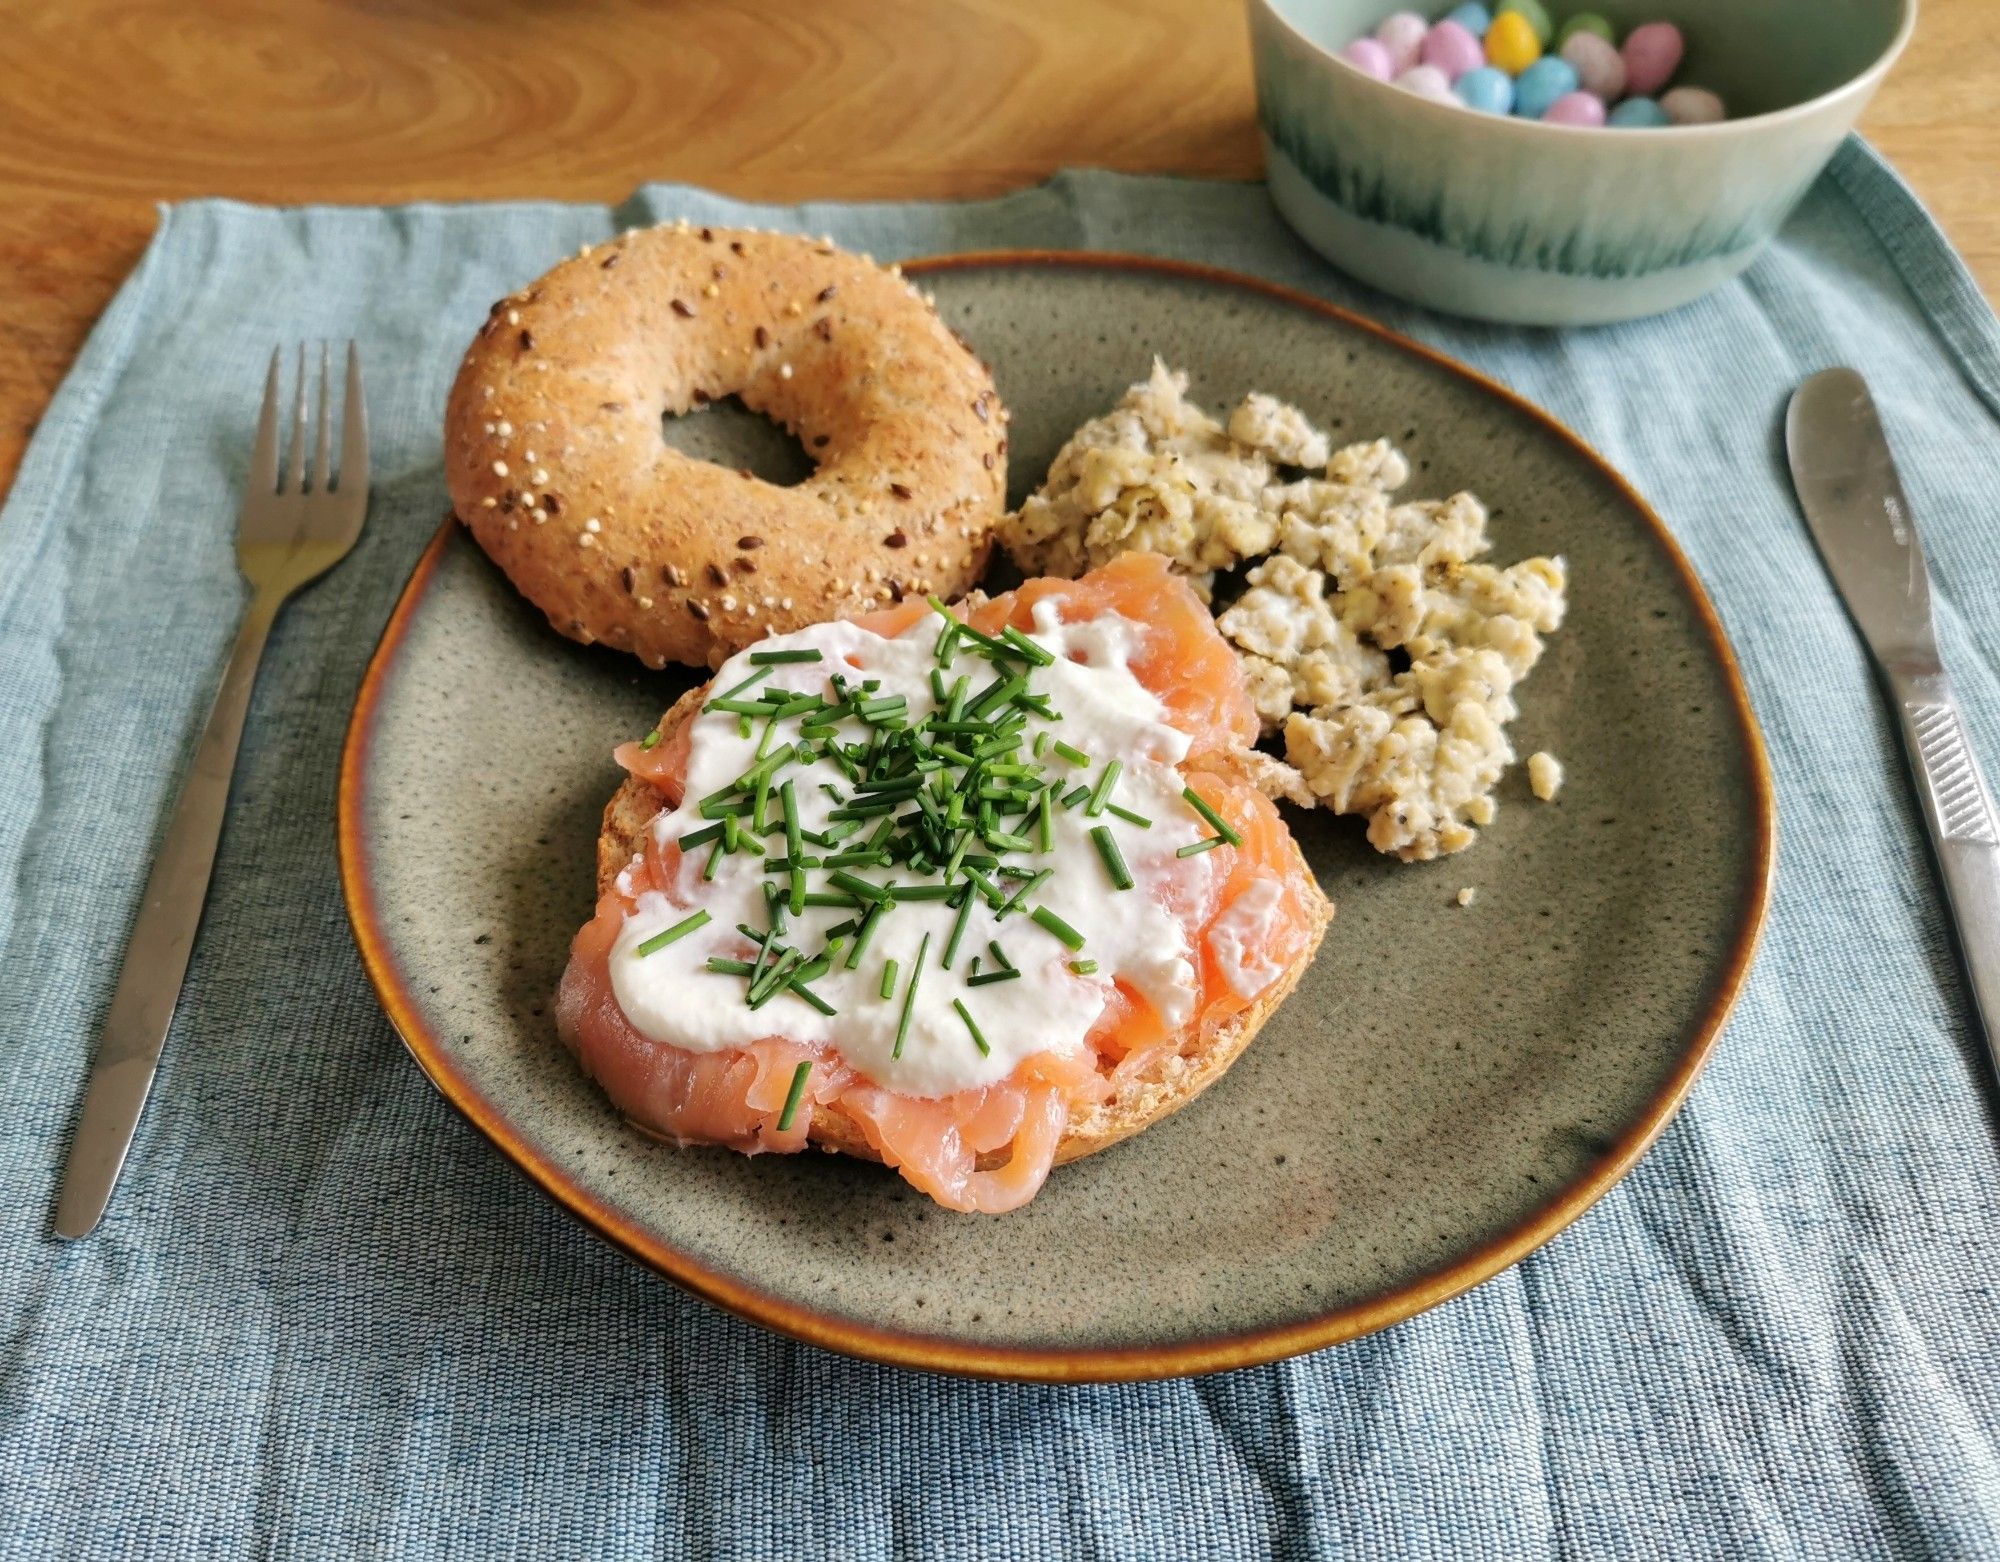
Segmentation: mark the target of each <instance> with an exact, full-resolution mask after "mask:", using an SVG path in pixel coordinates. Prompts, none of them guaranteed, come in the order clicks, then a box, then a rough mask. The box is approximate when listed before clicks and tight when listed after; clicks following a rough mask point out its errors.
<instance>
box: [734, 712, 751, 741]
mask: <svg viewBox="0 0 2000 1562" xmlns="http://www.w3.org/2000/svg"><path fill="white" fill-rule="evenodd" d="M736 735H737V736H738V737H739V738H747V737H749V736H750V718H749V717H748V716H738V717H737V718H736Z"/></svg>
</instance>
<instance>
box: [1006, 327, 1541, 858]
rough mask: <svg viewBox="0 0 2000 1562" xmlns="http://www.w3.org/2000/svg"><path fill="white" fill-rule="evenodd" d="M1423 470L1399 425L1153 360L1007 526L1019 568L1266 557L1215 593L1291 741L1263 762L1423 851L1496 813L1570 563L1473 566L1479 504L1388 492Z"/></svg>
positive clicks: (1384, 839) (1281, 785)
mask: <svg viewBox="0 0 2000 1562" xmlns="http://www.w3.org/2000/svg"><path fill="white" fill-rule="evenodd" d="M1300 468H1318V469H1320V470H1319V471H1318V473H1317V474H1308V475H1299V473H1298V469H1300ZM1409 475H1410V469H1409V463H1408V462H1407V461H1406V460H1405V459H1404V458H1403V456H1402V454H1401V453H1400V452H1399V451H1397V450H1396V448H1395V447H1394V446H1393V445H1391V444H1390V443H1389V442H1388V441H1387V440H1382V439H1377V440H1373V441H1370V442H1367V443H1361V444H1353V445H1348V446H1346V447H1344V448H1339V449H1336V448H1334V446H1333V444H1332V441H1331V440H1330V439H1329V438H1328V436H1327V435H1326V434H1325V433H1324V432H1323V431H1321V430H1319V429H1318V428H1316V427H1315V426H1314V425H1313V424H1312V422H1311V421H1310V420H1309V419H1308V418H1307V417H1306V416H1305V414H1304V413H1302V412H1301V411H1299V410H1298V409H1297V408H1296V407H1291V406H1287V405H1286V404H1285V403H1283V402H1279V401H1277V400H1275V399H1274V398H1272V397H1269V396H1264V395H1260V394H1252V395H1250V396H1247V397H1245V398H1244V400H1243V401H1242V403H1241V404H1240V405H1239V406H1238V407H1237V408H1236V409H1235V411H1234V412H1232V413H1231V415H1230V416H1229V418H1228V419H1227V421H1226V423H1225V422H1218V421H1217V420H1216V419H1214V418H1212V417H1210V416H1209V415H1208V414H1207V413H1206V412H1204V411H1203V410H1202V409H1201V408H1200V407H1198V406H1196V405H1195V404H1194V403H1193V402H1191V401H1189V400H1188V398H1187V376H1186V375H1185V374H1183V373H1178V372H1175V371H1172V370H1169V369H1168V368H1167V367H1166V366H1165V365H1164V364H1162V363H1160V362H1158V361H1155V363H1154V365H1153V372H1152V375H1151V377H1150V378H1149V379H1147V380H1145V381H1142V382H1141V383H1139V384H1137V385H1134V386H1133V387H1132V388H1131V389H1130V390H1129V391H1127V392H1126V394H1125V396H1124V398H1123V399H1122V400H1121V401H1120V402H1119V403H1118V405H1117V406H1116V407H1114V408H1113V409H1112V410H1111V411H1110V412H1108V413H1105V414H1104V415H1103V416H1101V417H1098V418H1094V419H1092V420H1091V421H1089V422H1087V423H1085V424H1084V425H1083V427H1081V428H1080V429H1078V430H1077V431H1076V432H1075V433H1074V434H1073V435H1071V437H1070V439H1069V441H1068V443H1067V444H1065V445H1064V446H1063V448H1062V450H1061V451H1060V452H1059V453H1058V454H1057V456H1056V458H1055V461H1054V462H1053V464H1052V465H1051V466H1050V468H1049V471H1048V476H1047V477H1046V478H1045V479H1044V481H1043V483H1042V485H1041V486H1040V488H1038V489H1037V490H1036V491H1035V492H1034V493H1033V494H1031V495H1030V496H1029V497H1028V499H1027V500H1026V501H1025V502H1024V503H1023V504H1022V506H1021V508H1020V510H1019V512H1018V513H1016V514H1014V515H1011V516H1009V517H1007V518H1006V520H1005V521H1003V522H1002V540H1003V542H1004V543H1005V544H1006V547H1007V549H1008V552H1009V553H1010V554H1012V555H1013V557H1014V559H1015V561H1016V562H1017V563H1019V564H1020V565H1021V567H1022V568H1023V569H1051V570H1056V571H1065V572H1072V573H1073V572H1075V571H1077V570H1081V569H1087V568H1092V567H1095V566H1098V565H1101V564H1103V563H1104V562H1105V561H1107V560H1109V559H1112V558H1115V557H1117V556H1118V555H1119V554H1120V553H1122V552H1124V551H1125V550H1127V549H1132V548H1143V549H1149V550H1153V551H1156V552H1159V553H1163V554H1165V555H1166V556H1167V557H1168V558H1169V559H1171V560H1172V561H1173V564H1174V567H1175V568H1176V569H1178V570H1180V571H1181V572H1183V573H1184V574H1185V575H1186V576H1187V577H1188V580H1189V582H1190V584H1191V585H1192V586H1193V587H1194V589H1195V590H1196V591H1197V592H1198V593H1200V594H1201V596H1202V597H1203V599H1204V600H1213V599H1214V598H1215V596H1216V595H1217V592H1218V590H1219V589H1220V587H1221V582H1220V581H1219V579H1218V577H1219V576H1220V574H1221V573H1222V572H1223V571H1228V570H1233V569H1236V568H1238V567H1240V566H1243V565H1246V564H1249V565H1252V567H1251V568H1250V569H1249V571H1248V574H1247V576H1246V577H1245V585H1246V589H1244V590H1242V591H1241V593H1240V595H1237V596H1236V597H1235V598H1234V600H1233V601H1231V602H1229V603H1228V604H1227V605H1226V606H1225V605H1223V604H1221V603H1216V604H1215V605H1216V606H1217V608H1218V610H1219V620H1218V621H1219V624H1220V627H1221V629H1222V632H1223V633H1224V634H1225V635H1227V636H1228V637H1229V639H1230V640H1231V642H1232V643H1233V644H1234V645H1235V646H1236V648H1237V651H1238V653H1239V655H1240V656H1241V658H1242V662H1243V669H1244V675H1245V677H1246V678H1247V680H1248V683H1249V688H1250V693H1251V697H1252V699H1253V700H1254V701H1255V703H1256V706H1257V711H1258V714H1259V716H1260V717H1261V718H1262V721H1263V726H1264V731H1265V733H1266V735H1267V736H1278V735H1282V737H1283V741H1284V749H1285V758H1286V760H1287V761H1288V762H1289V765H1288V766H1287V765H1280V764H1278V763H1276V762H1275V761H1274V762H1271V763H1270V764H1268V765H1266V766H1265V767H1264V769H1263V770H1262V772H1261V777H1260V779H1261V782H1262V784H1263V785H1264V787H1265V789H1266V790H1267V791H1268V792H1269V793H1270V794H1271V795H1272V796H1280V797H1285V798H1287V799H1289V800H1291V801H1294V802H1310V803H1316V804H1318V805H1320V806H1323V807H1327V808H1330V809H1332V810H1333V811H1334V812H1336V813H1351V814H1359V815H1362V816H1363V817H1365V818H1366V819H1367V820H1368V839H1369V841H1370V843H1371V844H1372V845H1374V847H1375V848H1376V849H1377V850H1378V851H1382V852H1387V853H1390V854H1393V855H1394V856H1397V857H1399V858H1401V859H1403V860H1404V861H1424V860H1427V859H1430V858H1433V857H1438V856H1442V855H1445V854H1447V853H1450V852H1455V851H1460V850H1463V849H1464V848H1465V847H1466V846H1469V845H1470V844H1471V843H1472V842H1473V840H1474V839H1475V838H1476V834H1477V829H1478V827H1479V826H1481V825H1484V824H1487V823H1490V822H1491V820H1492V818H1493V814H1494V810H1495V808H1496V807H1497V804H1496V802H1495V799H1494V788H1495V787H1496V786H1497V784H1498V782H1499V780H1500V777H1501V775H1502V773H1503V772H1504V771H1505V769H1506V767H1507V766H1508V765H1509V764H1510V763H1511V762H1512V761H1513V758H1514V751H1513V748H1512V746H1511V745H1510V744H1509V742H1508V740H1507V733H1506V726H1507V723H1508V722H1509V721H1511V720H1513V718H1514V716H1515V714H1516V706H1515V702H1514V690H1515V688H1516V687H1517V686H1518V685H1519V683H1520V682H1521V680H1522V679H1524V678H1525V677H1527V675H1528V672H1529V670H1530V669H1531V668H1533V667H1534V665H1535V663H1536V661H1537V660H1538V659H1539V658H1540V656H1541V653H1542V638H1541V637H1542V636H1543V635H1546V634H1549V633H1551V632H1553V631H1554V630H1555V629H1557V628H1558V627H1559V626H1560V625H1561V623H1562V619H1563V612H1564V609H1565V606H1566V590H1567V572H1566V569H1565V566H1564V563H1563V561H1562V560H1561V559H1560V558H1554V559H1549V558H1530V559H1524V560H1522V561H1520V562H1519V563H1516V564H1510V565H1506V566H1504V567H1502V566H1496V565H1492V564H1485V563H1480V562H1476V560H1477V559H1478V556H1479V555H1480V554H1483V553H1485V552H1486V551H1487V550H1488V549H1489V548H1490V547H1491V546H1492V544H1491V542H1490V541H1489V539H1488V537H1487V534H1486V509H1485V506H1483V505H1482V504H1481V503H1480V502H1479V500H1478V499H1477V498H1475V497H1474V496H1473V495H1471V494H1469V493H1459V494H1453V495H1452V496H1451V497H1449V498H1447V499H1442V500H1419V501H1414V502H1403V503H1392V502H1391V498H1390V496H1391V495H1392V494H1393V493H1394V491H1395V490H1396V489H1398V488H1400V487H1401V486H1402V485H1403V484H1404V483H1405V482H1407V481H1408V480H1409ZM1399 660H1400V662H1401V663H1402V665H1400V666H1399V665H1398V661H1399ZM1531 771H1532V767H1531ZM1539 773H1540V774H1545V772H1539ZM1541 784H1543V783H1542V782H1541V781H1537V782H1536V786H1537V795H1540V792H1539V787H1540V785H1541ZM1555 784H1557V785H1559V784H1560V780H1559V779H1558V780H1557V782H1556V783H1555Z"/></svg>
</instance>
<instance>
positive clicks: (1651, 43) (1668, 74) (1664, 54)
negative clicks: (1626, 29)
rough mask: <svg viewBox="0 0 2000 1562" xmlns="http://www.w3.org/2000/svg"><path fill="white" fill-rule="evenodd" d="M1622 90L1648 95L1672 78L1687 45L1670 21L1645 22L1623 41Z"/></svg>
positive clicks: (1634, 94) (1647, 96)
mask: <svg viewBox="0 0 2000 1562" xmlns="http://www.w3.org/2000/svg"><path fill="white" fill-rule="evenodd" d="M1624 52H1625V90H1626V92H1627V93H1629V94H1630V95H1631V96H1633V97H1635V98H1649V97H1651V96H1653V94H1655V93H1656V92H1658V91H1659V90H1660V88H1662V87H1664V86H1665V85H1666V84H1667V83H1668V82H1669V81H1671V80H1672V79H1673V74H1674V71H1675V70H1676V69H1678V68H1679V66H1680V63H1681V55H1682V54H1683V53H1685V52H1686V45H1684V44H1683V43H1682V42H1681V30H1680V29H1679V28H1678V27H1676V26H1674V24H1673V23H1672V22H1648V23H1646V24H1645V26H1643V27H1635V28H1633V29H1632V34H1631V36H1630V37H1629V38H1627V39H1626V40H1625V51H1624Z"/></svg>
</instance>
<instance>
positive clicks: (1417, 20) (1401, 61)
mask: <svg viewBox="0 0 2000 1562" xmlns="http://www.w3.org/2000/svg"><path fill="white" fill-rule="evenodd" d="M1430 30H1431V24H1430V23H1429V22H1427V21H1425V20H1424V19H1423V18H1422V17H1421V16H1419V15H1417V13H1416V12H1415V11H1398V12H1397V13H1396V14H1395V15H1394V16H1385V17H1383V18H1382V22H1381V25H1380V26H1378V27H1377V28H1376V29H1375V41H1376V42H1377V43H1379V44H1380V45H1382V47H1383V48H1385V49H1387V50H1388V51H1389V62H1390V64H1392V65H1394V66H1395V67H1396V72H1397V74H1398V75H1400V74H1402V72H1404V71H1406V70H1408V69H1409V68H1410V67H1411V66H1412V65H1414V64H1416V63H1417V51H1418V50H1419V49H1421V48H1423V46H1424V34H1425V33H1427V32H1429V31H1430Z"/></svg>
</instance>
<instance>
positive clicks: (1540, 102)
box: [1514, 54, 1577, 119]
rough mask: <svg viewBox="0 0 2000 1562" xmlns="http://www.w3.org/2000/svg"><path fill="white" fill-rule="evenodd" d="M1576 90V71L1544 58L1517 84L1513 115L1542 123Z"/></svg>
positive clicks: (1549, 56)
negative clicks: (1546, 115) (1545, 117)
mask: <svg viewBox="0 0 2000 1562" xmlns="http://www.w3.org/2000/svg"><path fill="white" fill-rule="evenodd" d="M1576 89H1577V81H1576V67H1575V66H1573V65H1571V64H1570V63H1569V61H1568V60H1564V59H1558V58H1557V57H1556V56H1555V55H1553V54H1545V55H1543V56H1542V57H1541V58H1540V59H1539V60H1537V61H1535V63H1534V64H1532V65H1530V66H1529V67H1528V68H1527V69H1526V70H1524V71H1522V72H1521V76H1520V79H1519V80H1518V81H1516V82H1515V83H1514V112H1515V113H1516V114H1518V115H1520V116H1521V118H1523V119H1540V118H1541V117H1542V116H1543V115H1544V114H1546V113H1547V112H1548V111H1549V108H1550V106H1551V105H1552V104H1554V102H1555V101H1556V99H1557V98H1560V97H1562V96H1564V95H1565V94H1566V93H1571V92H1574V91H1576Z"/></svg>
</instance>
